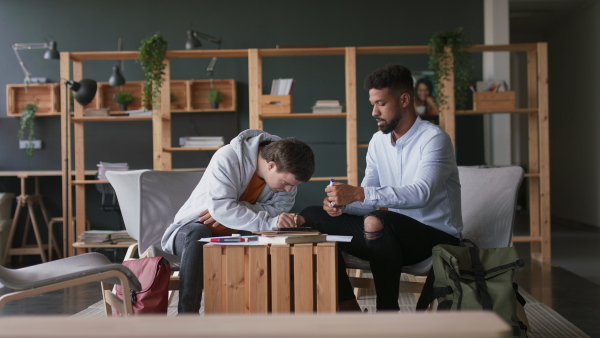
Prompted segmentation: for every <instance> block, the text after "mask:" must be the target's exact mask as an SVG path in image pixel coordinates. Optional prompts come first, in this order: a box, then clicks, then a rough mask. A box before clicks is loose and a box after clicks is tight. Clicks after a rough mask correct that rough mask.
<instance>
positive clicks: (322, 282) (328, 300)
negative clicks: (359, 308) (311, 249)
mask: <svg viewBox="0 0 600 338" xmlns="http://www.w3.org/2000/svg"><path fill="white" fill-rule="evenodd" d="M336 244H337V243H335V242H325V243H318V244H317V312H336V310H337V303H338V302H337V255H336V253H337V252H336V250H337V249H336Z"/></svg>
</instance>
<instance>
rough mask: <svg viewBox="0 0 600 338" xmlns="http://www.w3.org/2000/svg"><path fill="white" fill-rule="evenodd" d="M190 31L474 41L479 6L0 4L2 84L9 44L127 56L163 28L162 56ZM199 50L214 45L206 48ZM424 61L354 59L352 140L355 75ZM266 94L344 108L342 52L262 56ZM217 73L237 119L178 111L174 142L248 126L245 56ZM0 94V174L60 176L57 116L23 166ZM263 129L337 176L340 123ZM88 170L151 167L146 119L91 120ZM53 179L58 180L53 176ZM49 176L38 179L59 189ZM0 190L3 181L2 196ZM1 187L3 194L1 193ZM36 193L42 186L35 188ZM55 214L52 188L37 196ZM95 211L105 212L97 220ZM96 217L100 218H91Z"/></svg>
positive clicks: (365, 134) (94, 68) (363, 41)
mask: <svg viewBox="0 0 600 338" xmlns="http://www.w3.org/2000/svg"><path fill="white" fill-rule="evenodd" d="M190 24H192V25H193V27H194V28H195V29H197V30H199V31H201V32H204V33H206V34H210V35H214V36H219V37H221V38H222V39H223V45H222V48H224V49H230V48H231V49H236V48H244V49H245V48H274V47H275V46H276V45H286V44H324V45H327V46H329V47H343V46H393V45H425V44H427V41H428V39H429V37H430V36H431V35H432V34H433V33H434V32H437V31H440V30H447V29H454V28H456V27H458V26H462V27H463V28H464V30H465V32H466V33H467V35H468V37H469V38H470V39H471V40H472V42H473V43H482V42H483V1H472V0H462V1H459V0H455V1H447V0H437V1H433V0H429V1H427V0H424V1H423V0H422V1H404V0H395V1H358V0H348V1H324V0H319V1H316V0H304V1H281V0H278V1H274V0H261V1H241V0H240V1H233V0H218V1H217V0H203V1H183V0H174V1H159V0H128V1H114V0H105V1H74V0H54V1H44V0H27V1H11V0H0V46H1V47H2V48H0V60H2V62H0V84H2V85H3V86H4V85H6V84H17V83H21V82H22V80H23V73H22V71H21V69H20V68H19V66H18V63H17V60H16V58H15V55H14V54H13V52H12V49H11V48H10V45H11V44H13V43H15V42H43V41H44V37H45V36H46V35H48V34H50V35H52V36H53V37H54V39H55V40H56V41H57V42H58V49H59V50H60V51H104V50H116V48H117V40H118V38H120V37H121V38H124V49H125V50H136V49H137V47H138V44H139V41H140V40H141V39H143V38H144V37H146V36H148V35H151V34H154V33H155V32H161V33H163V35H164V36H165V38H166V40H167V41H168V42H169V49H170V50H174V49H183V48H184V44H185V40H186V30H187V29H188V28H189V27H190ZM204 48H206V49H212V48H215V45H213V44H211V43H209V42H206V43H205V44H204ZM21 55H22V57H23V59H24V61H25V63H26V64H27V66H28V68H29V70H30V71H31V72H32V73H33V76H38V77H40V76H45V77H48V78H50V79H52V80H55V81H58V80H59V63H58V61H55V60H49V61H48V60H43V58H42V55H43V51H41V50H33V51H22V52H21ZM427 60H428V58H427V56H425V55H419V56H414V55H408V56H406V55H405V56H359V57H358V65H357V78H358V81H359V83H358V88H359V90H358V115H359V117H358V124H359V128H358V129H359V136H358V139H359V142H360V143H367V142H368V140H369V139H370V137H371V135H372V134H373V133H374V132H375V131H376V126H375V123H374V122H373V119H372V118H371V116H370V112H371V107H370V105H369V103H368V100H367V94H366V92H365V91H364V90H362V86H361V85H362V80H363V79H364V78H365V76H366V75H367V74H368V73H370V72H371V71H372V70H374V69H375V68H378V67H381V66H383V65H385V64H386V63H390V62H394V63H402V64H404V65H406V66H408V67H409V68H411V69H413V70H426V69H427ZM207 61H208V60H207V59H185V60H176V61H174V62H173V63H172V78H173V79H204V78H206V75H205V69H206V65H207ZM474 61H475V74H474V75H475V76H474V78H475V79H478V78H480V77H481V57H480V55H477V56H475V57H474ZM113 63H114V62H108V61H90V62H85V63H84V76H85V77H90V78H93V79H96V80H98V81H108V77H109V76H110V71H111V67H112V65H113ZM263 68H264V72H263V74H264V75H263V80H264V82H265V90H268V88H269V87H270V85H269V84H270V81H271V79H273V78H277V77H293V78H294V79H295V84H294V89H293V92H292V94H293V97H294V111H296V112H308V111H310V107H311V105H312V104H313V103H314V101H315V100H317V99H338V100H340V101H344V65H343V57H340V56H332V57H290V58H268V59H265V61H264V65H263ZM124 75H125V77H126V78H127V80H131V81H133V80H141V79H142V78H141V71H140V70H139V65H137V64H136V63H135V62H134V61H127V62H126V63H125V71H124ZM215 77H216V78H233V79H235V80H236V81H237V83H238V88H237V89H238V107H239V109H238V115H237V121H236V115H235V114H233V113H227V114H178V115H176V116H175V117H174V121H173V142H176V140H177V138H178V137H179V136H184V135H193V134H195V133H198V134H200V135H224V136H225V137H226V138H227V139H230V138H231V137H233V136H235V135H236V134H237V132H238V131H239V130H243V129H246V128H247V127H248V125H249V124H248V81H247V77H248V63H247V59H245V58H239V59H219V62H218V64H217V67H216V70H215ZM5 99H6V98H5V97H4V96H1V97H0V117H3V118H0V171H5V170H49V169H54V170H57V169H60V167H61V158H60V125H59V118H58V117H46V118H39V119H37V120H36V121H37V122H36V123H37V125H36V135H37V136H38V138H39V139H42V140H43V141H44V149H42V150H41V151H36V152H35V155H34V157H33V159H32V160H31V162H30V163H29V164H28V162H27V160H26V158H25V155H24V151H23V150H19V149H18V142H17V137H16V132H17V129H18V127H19V120H18V119H16V118H5V116H6V111H5V110H6V108H5V107H6V101H5ZM457 123H458V125H457V148H458V149H459V150H458V154H457V156H458V161H459V163H461V164H480V163H482V162H483V148H482V143H483V142H482V137H481V134H482V128H481V120H480V119H478V118H470V119H468V118H460V119H459V120H458V121H457ZM265 129H266V130H267V131H269V132H272V133H274V134H278V135H280V136H282V137H286V136H297V137H299V138H301V139H302V140H305V141H306V142H308V143H309V144H310V145H311V146H312V147H313V149H314V150H315V153H316V154H317V160H318V163H317V172H316V175H319V176H328V175H332V176H334V175H344V173H345V163H346V158H345V145H344V138H345V136H344V135H345V122H344V120H343V119H314V120H289V119H285V120H269V121H267V122H266V123H265ZM85 133H86V140H87V142H86V167H87V168H88V169H94V168H95V165H96V163H98V162H99V161H107V162H128V163H129V164H130V167H131V168H134V169H140V168H150V167H151V166H152V142H151V128H150V123H149V122H128V123H108V122H106V123H104V122H103V123H94V124H88V125H87V126H86V131H85ZM175 155H176V156H174V166H176V167H197V166H205V165H206V163H207V161H208V159H209V157H208V154H204V153H188V152H186V153H185V154H175ZM364 156H365V150H364V149H360V150H359V174H360V175H361V177H362V174H363V172H364ZM57 180H58V179H57ZM0 182H1V183H3V186H4V187H14V186H15V184H14V181H12V180H11V179H4V178H0ZM58 186H60V184H56V183H55V182H54V181H51V180H50V181H49V183H48V184H47V187H48V189H50V187H58ZM2 188H3V187H2V186H0V189H2ZM323 188H324V187H323V183H308V184H305V185H304V186H302V187H301V189H300V195H299V198H298V201H297V202H298V203H297V207H296V209H300V208H302V207H305V206H307V205H310V204H314V203H320V202H321V200H322V196H323ZM6 189H8V188H6ZM43 189H44V188H43ZM89 189H90V191H89V193H88V200H89V202H88V204H90V205H91V204H93V205H92V206H90V208H88V209H89V210H88V211H89V212H91V213H90V215H89V216H90V218H91V220H92V223H93V224H94V225H95V226H97V227H102V225H101V224H100V223H102V219H101V218H102V217H105V214H103V213H102V212H98V214H97V216H94V213H93V212H92V211H93V209H98V207H97V204H96V203H97V202H98V201H97V199H98V195H99V194H98V193H96V192H95V188H94V187H89ZM45 194H46V195H47V196H48V198H49V199H50V200H51V201H52V203H51V205H53V206H54V207H55V208H54V210H55V212H58V210H59V209H58V205H59V201H60V193H59V192H57V191H56V190H55V189H52V190H51V191H45ZM103 215H104V216H103ZM94 218H97V219H94Z"/></svg>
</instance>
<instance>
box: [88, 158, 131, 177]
mask: <svg viewBox="0 0 600 338" xmlns="http://www.w3.org/2000/svg"><path fill="white" fill-rule="evenodd" d="M96 166H97V167H98V179H99V180H106V172H107V171H109V170H113V171H127V170H129V165H128V164H127V163H111V162H102V161H100V164H97V165H96Z"/></svg>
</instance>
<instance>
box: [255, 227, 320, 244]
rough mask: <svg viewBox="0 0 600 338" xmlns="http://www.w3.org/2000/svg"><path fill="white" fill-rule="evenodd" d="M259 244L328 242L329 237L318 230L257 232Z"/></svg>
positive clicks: (292, 229)
mask: <svg viewBox="0 0 600 338" xmlns="http://www.w3.org/2000/svg"><path fill="white" fill-rule="evenodd" d="M255 233H256V234H259V235H260V237H258V242H259V243H262V244H297V243H319V242H326V241H327V235H326V234H322V233H320V232H319V231H317V230H308V231H306V230H303V231H295V229H294V228H287V229H284V230H272V231H257V232H255Z"/></svg>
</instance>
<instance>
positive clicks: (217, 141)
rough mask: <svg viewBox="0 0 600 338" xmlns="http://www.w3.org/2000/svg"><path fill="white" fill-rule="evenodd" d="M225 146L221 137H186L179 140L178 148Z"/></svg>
mask: <svg viewBox="0 0 600 338" xmlns="http://www.w3.org/2000/svg"><path fill="white" fill-rule="evenodd" d="M224 145H225V138H224V137H223V136H186V137H180V138H179V146H181V147H184V148H219V147H222V146H224Z"/></svg>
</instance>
